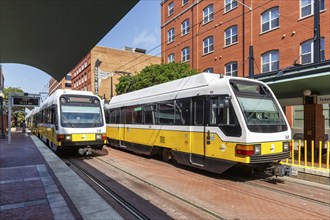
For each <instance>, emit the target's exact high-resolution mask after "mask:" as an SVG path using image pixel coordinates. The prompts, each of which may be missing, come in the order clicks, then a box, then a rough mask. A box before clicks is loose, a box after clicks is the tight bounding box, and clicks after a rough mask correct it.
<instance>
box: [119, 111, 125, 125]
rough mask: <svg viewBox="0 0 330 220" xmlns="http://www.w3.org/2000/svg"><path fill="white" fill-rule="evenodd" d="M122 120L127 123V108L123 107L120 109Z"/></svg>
mask: <svg viewBox="0 0 330 220" xmlns="http://www.w3.org/2000/svg"><path fill="white" fill-rule="evenodd" d="M120 115H121V121H122V123H123V124H126V108H122V109H121V111H120Z"/></svg>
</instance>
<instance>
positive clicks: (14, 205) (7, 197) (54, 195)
mask: <svg viewBox="0 0 330 220" xmlns="http://www.w3.org/2000/svg"><path fill="white" fill-rule="evenodd" d="M60 187H61V186H57V185H56V180H54V177H53V176H52V174H51V171H50V169H49V168H48V165H47V162H46V161H45V159H44V158H43V157H42V155H41V153H40V152H39V150H38V149H37V147H36V146H35V144H34V142H33V141H32V140H31V138H30V136H29V135H28V134H22V133H20V132H13V133H12V143H11V144H10V145H9V144H8V140H7V139H0V219H77V218H78V219H79V218H80V216H79V214H78V215H77V211H76V210H74V211H73V212H71V210H70V209H75V208H74V207H73V206H72V204H70V201H69V203H68V202H67V201H66V200H65V199H64V198H68V196H67V195H66V194H65V193H64V192H63V191H60V190H59V188H60ZM62 194H64V195H62ZM63 196H64V197H63ZM67 200H68V199H67ZM68 205H69V206H70V208H69V206H68ZM72 213H74V215H73V214H72Z"/></svg>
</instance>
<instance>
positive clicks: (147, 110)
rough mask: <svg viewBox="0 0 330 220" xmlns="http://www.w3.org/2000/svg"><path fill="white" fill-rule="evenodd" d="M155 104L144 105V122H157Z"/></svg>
mask: <svg viewBox="0 0 330 220" xmlns="http://www.w3.org/2000/svg"><path fill="white" fill-rule="evenodd" d="M155 110H156V106H155V105H147V106H144V107H143V114H144V123H145V124H149V125H150V124H155Z"/></svg>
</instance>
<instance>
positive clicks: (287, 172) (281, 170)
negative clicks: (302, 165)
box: [265, 164, 297, 177]
mask: <svg viewBox="0 0 330 220" xmlns="http://www.w3.org/2000/svg"><path fill="white" fill-rule="evenodd" d="M296 172H297V171H296V170H294V169H293V168H292V167H291V166H287V165H281V164H276V165H273V166H271V167H268V169H266V170H265V173H266V174H269V175H272V176H276V177H278V176H280V177H282V176H292V175H297V174H296Z"/></svg>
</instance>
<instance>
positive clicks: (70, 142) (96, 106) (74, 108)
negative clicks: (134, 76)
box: [26, 90, 106, 155]
mask: <svg viewBox="0 0 330 220" xmlns="http://www.w3.org/2000/svg"><path fill="white" fill-rule="evenodd" d="M26 121H27V125H28V127H29V128H30V130H31V131H32V132H33V133H35V134H36V135H37V136H38V137H39V138H40V139H41V140H42V141H43V142H45V143H46V144H47V145H48V146H49V147H50V148H51V149H52V150H53V151H55V152H61V151H62V150H64V149H70V150H77V151H78V152H79V153H80V154H81V155H90V154H92V151H91V149H99V150H101V149H102V148H103V145H104V144H105V143H106V124H105V118H104V110H103V104H102V101H101V100H100V98H99V97H97V96H95V95H94V94H93V93H92V92H87V91H74V90H57V91H55V92H54V93H53V94H52V95H51V96H49V97H48V98H47V99H46V100H45V101H44V102H43V103H42V105H41V106H40V107H39V108H35V109H33V110H32V111H31V112H30V114H28V115H27V117H26Z"/></svg>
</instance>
